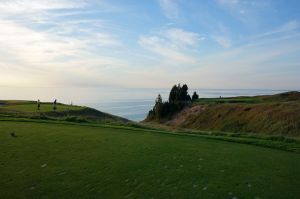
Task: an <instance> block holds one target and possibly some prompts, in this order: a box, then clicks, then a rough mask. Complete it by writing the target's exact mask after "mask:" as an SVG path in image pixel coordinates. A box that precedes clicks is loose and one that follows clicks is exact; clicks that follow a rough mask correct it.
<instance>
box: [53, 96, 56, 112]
mask: <svg viewBox="0 0 300 199" xmlns="http://www.w3.org/2000/svg"><path fill="white" fill-rule="evenodd" d="M53 110H54V111H55V110H56V99H55V100H54V102H53Z"/></svg>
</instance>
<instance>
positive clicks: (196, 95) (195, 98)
mask: <svg viewBox="0 0 300 199" xmlns="http://www.w3.org/2000/svg"><path fill="white" fill-rule="evenodd" d="M197 99H199V95H198V94H197V93H196V91H195V92H194V93H193V96H192V100H193V101H194V100H197Z"/></svg>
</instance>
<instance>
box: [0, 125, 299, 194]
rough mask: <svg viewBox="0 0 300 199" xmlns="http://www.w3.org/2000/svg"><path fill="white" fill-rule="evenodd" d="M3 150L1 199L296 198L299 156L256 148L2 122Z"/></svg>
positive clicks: (151, 134)
mask: <svg viewBox="0 0 300 199" xmlns="http://www.w3.org/2000/svg"><path fill="white" fill-rule="evenodd" d="M12 132H13V133H14V135H15V136H12V135H11V133H12ZM0 146H1V150H0V198H10V199H13V198H149V199H150V198H164V199H165V198H253V199H254V198H256V199H258V198H261V199H263V198H272V199H274V198H289V199H293V198H295V199H296V198H300V188H299V187H300V155H299V154H298V153H293V152H286V151H281V150H277V149H270V148H264V147H259V146H254V145H247V144H240V143H234V142H226V141H222V140H213V139H206V138H202V137H201V136H199V137H195V136H188V135H187V136H181V135H172V134H167V133H158V132H152V131H150V130H143V129H137V130H134V129H126V128H122V127H120V128H110V127H103V126H102V127H101V126H98V127H97V126H89V125H76V124H58V123H38V122H18V121H0Z"/></svg>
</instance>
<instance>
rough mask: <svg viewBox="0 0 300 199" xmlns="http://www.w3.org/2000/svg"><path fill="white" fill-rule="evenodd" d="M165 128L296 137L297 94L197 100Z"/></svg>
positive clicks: (299, 120)
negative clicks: (169, 126) (174, 127)
mask: <svg viewBox="0 0 300 199" xmlns="http://www.w3.org/2000/svg"><path fill="white" fill-rule="evenodd" d="M167 124H169V125H171V126H176V127H182V128H189V129H198V130H213V131H227V132H238V133H243V132H244V133H245V132H247V133H262V134H273V135H274V134H276V135H287V136H300V93H299V92H290V93H283V94H278V95H273V96H256V97H236V98H207V99H199V100H198V101H197V102H195V103H194V104H193V106H192V107H190V108H187V109H186V110H183V111H182V112H180V113H178V114H177V115H176V116H175V117H174V119H173V120H172V121H169V122H168V123H167Z"/></svg>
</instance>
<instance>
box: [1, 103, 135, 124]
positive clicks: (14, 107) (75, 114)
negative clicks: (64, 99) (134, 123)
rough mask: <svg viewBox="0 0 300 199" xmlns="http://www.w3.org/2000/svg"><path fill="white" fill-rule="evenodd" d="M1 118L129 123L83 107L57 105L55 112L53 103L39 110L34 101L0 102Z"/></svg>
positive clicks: (42, 105)
mask: <svg viewBox="0 0 300 199" xmlns="http://www.w3.org/2000/svg"><path fill="white" fill-rule="evenodd" d="M0 116H5V117H25V118H36V119H50V120H67V121H72V122H89V121H92V122H116V123H126V122H129V121H128V120H127V119H124V118H121V117H117V116H114V115H111V114H108V113H103V112H101V111H97V110H95V109H92V108H88V107H83V106H74V105H66V104H57V109H56V111H53V104H52V103H41V107H40V110H37V104H36V102H34V101H13V100H6V101H3V100H2V101H0Z"/></svg>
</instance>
